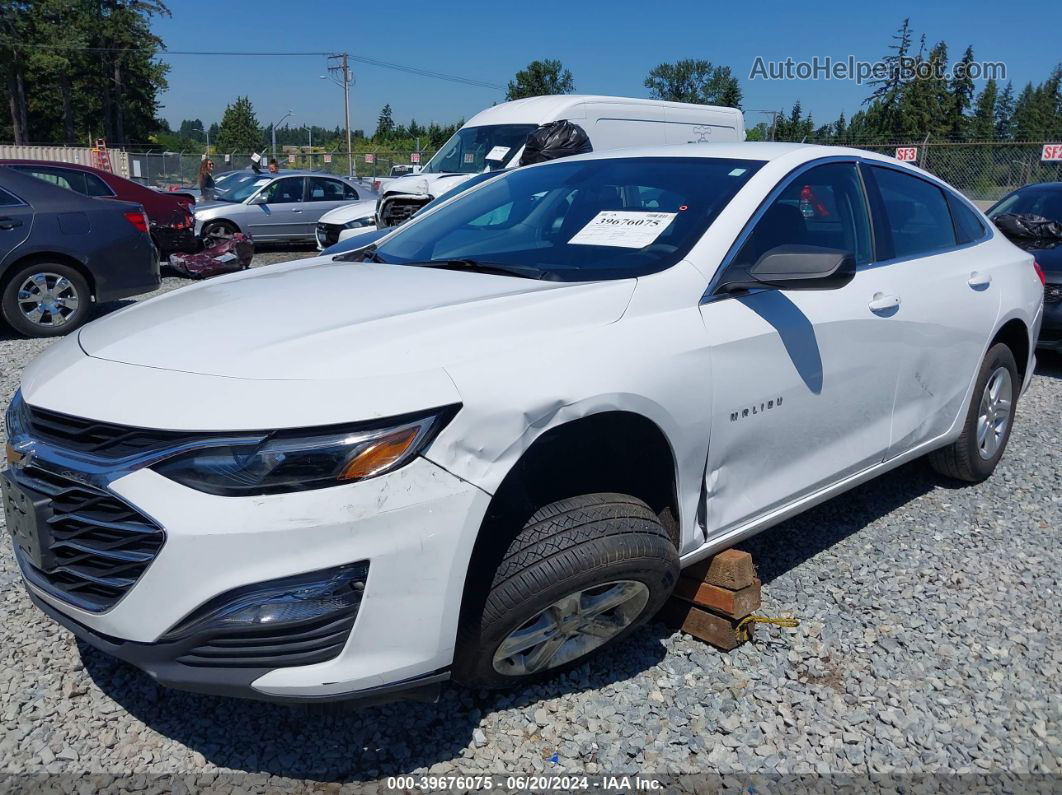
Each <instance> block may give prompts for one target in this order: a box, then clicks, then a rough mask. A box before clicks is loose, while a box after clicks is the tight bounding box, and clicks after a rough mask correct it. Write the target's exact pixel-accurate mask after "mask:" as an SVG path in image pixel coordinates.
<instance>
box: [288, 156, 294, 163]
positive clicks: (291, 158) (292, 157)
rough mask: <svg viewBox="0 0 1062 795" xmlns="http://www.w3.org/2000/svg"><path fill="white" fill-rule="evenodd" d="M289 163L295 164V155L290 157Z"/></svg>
mask: <svg viewBox="0 0 1062 795" xmlns="http://www.w3.org/2000/svg"><path fill="white" fill-rule="evenodd" d="M288 162H289V163H294V162H295V155H288Z"/></svg>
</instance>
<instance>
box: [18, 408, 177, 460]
mask: <svg viewBox="0 0 1062 795" xmlns="http://www.w3.org/2000/svg"><path fill="white" fill-rule="evenodd" d="M27 409H28V410H29V424H30V430H31V435H32V436H33V437H34V438H36V439H41V440H42V441H45V442H50V443H52V444H54V445H57V446H59V447H62V448H65V449H67V450H76V451H78V452H82V453H91V454H93V455H99V456H104V457H106V458H123V457H125V456H128V455H134V454H136V453H142V452H144V451H145V450H153V449H156V448H158V447H163V446H165V445H168V444H173V443H174V442H180V441H187V439H188V434H187V433H184V432H181V431H159V430H153V429H150V428H132V427H129V426H126V425H114V424H113V423H109V422H100V421H98V420H87V419H82V418H81V417H71V416H69V415H67V414H60V413H59V412H57V411H49V410H47V409H41V408H37V407H36V406H29V405H27Z"/></svg>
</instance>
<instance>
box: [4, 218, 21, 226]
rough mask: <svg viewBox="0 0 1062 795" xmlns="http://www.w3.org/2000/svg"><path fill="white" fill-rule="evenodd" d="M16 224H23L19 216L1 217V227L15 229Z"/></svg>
mask: <svg viewBox="0 0 1062 795" xmlns="http://www.w3.org/2000/svg"><path fill="white" fill-rule="evenodd" d="M16 226H22V222H21V221H20V220H18V219H17V218H0V229H14V228H15V227H16Z"/></svg>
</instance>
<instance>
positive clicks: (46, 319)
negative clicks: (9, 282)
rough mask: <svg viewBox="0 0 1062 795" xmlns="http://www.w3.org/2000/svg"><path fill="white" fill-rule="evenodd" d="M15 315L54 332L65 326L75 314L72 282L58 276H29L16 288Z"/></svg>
mask: <svg viewBox="0 0 1062 795" xmlns="http://www.w3.org/2000/svg"><path fill="white" fill-rule="evenodd" d="M16 303H17V304H18V308H19V311H21V312H22V314H23V315H24V316H25V317H26V319H27V320H28V321H29V322H31V323H33V324H34V325H37V326H43V327H45V328H57V327H59V326H64V325H66V323H67V321H68V320H69V319H70V318H71V317H72V316H73V315H74V314H75V313H76V312H77V310H78V307H79V306H80V304H81V296H79V295H78V293H77V288H76V287H75V286H74V284H73V282H71V281H70V280H69V279H67V278H66V277H65V276H62V275H60V274H58V273H52V272H50V271H44V272H42V273H34V274H33V275H31V276H29V277H28V278H27V279H26V280H25V281H23V283H22V285H21V286H20V287H19V288H18V296H17V298H16Z"/></svg>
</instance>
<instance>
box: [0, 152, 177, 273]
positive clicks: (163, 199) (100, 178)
mask: <svg viewBox="0 0 1062 795" xmlns="http://www.w3.org/2000/svg"><path fill="white" fill-rule="evenodd" d="M0 166H9V167H10V168H13V169H15V170H16V171H21V172H23V173H25V174H31V175H33V176H34V177H37V178H39V179H43V180H44V181H45V182H51V183H52V184H53V185H58V186H59V187H62V188H69V189H70V190H72V191H75V192H77V193H81V194H84V195H85V196H95V197H98V198H102V199H119V200H121V201H129V202H136V203H137V204H140V205H142V206H143V208H144V211H145V212H146V213H147V217H148V222H149V224H150V229H149V232H150V234H151V239H152V241H153V242H154V243H155V248H156V249H158V251H159V254H160V256H162V257H165V256H167V255H168V254H170V253H171V252H174V251H184V252H194V251H196V248H197V243H196V239H195V216H194V215H193V214H192V208H193V207H194V206H195V205H194V202H193V201H192V200H191V199H190V198H189V197H188V196H186V195H183V194H171V193H161V192H159V191H156V190H152V189H151V188H148V187H145V186H144V185H138V184H137V183H136V182H133V181H132V180H129V179H126V178H125V177H119V176H118V175H117V174H112V173H110V172H109V171H101V170H100V169H98V168H93V167H92V166H83V165H81V164H80V163H57V162H53V161H50V160H0Z"/></svg>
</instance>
